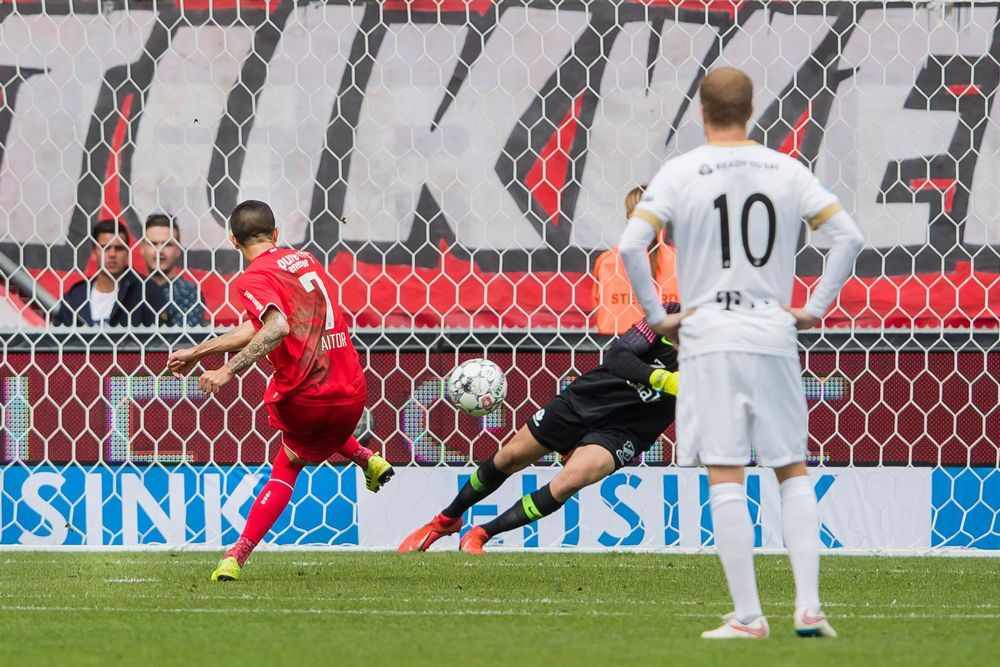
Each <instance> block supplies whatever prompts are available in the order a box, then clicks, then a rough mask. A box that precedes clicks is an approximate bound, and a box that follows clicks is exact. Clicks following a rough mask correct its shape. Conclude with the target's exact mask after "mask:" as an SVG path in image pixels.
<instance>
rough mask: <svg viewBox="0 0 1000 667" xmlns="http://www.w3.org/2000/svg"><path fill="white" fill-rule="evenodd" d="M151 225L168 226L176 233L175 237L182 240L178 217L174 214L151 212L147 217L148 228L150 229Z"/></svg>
mask: <svg viewBox="0 0 1000 667" xmlns="http://www.w3.org/2000/svg"><path fill="white" fill-rule="evenodd" d="M150 227H166V228H167V229H169V230H170V231H172V232H173V233H174V238H175V239H177V240H178V241H180V240H181V229H180V227H178V226H177V219H176V218H174V217H173V216H172V215H167V214H166V213H151V214H150V215H149V217H148V218H146V230H147V231H149V228H150Z"/></svg>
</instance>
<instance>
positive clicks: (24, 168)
mask: <svg viewBox="0 0 1000 667" xmlns="http://www.w3.org/2000/svg"><path fill="white" fill-rule="evenodd" d="M127 17H128V18H127V19H126V20H125V22H124V23H120V22H117V21H109V20H108V19H107V18H105V17H104V16H102V15H100V14H96V15H91V16H85V15H83V14H74V15H71V16H55V15H47V14H41V15H27V14H19V13H16V12H15V13H14V14H12V15H9V16H6V17H5V18H4V20H3V22H2V24H0V65H9V66H14V67H19V68H39V69H43V70H45V72H44V74H39V75H38V76H33V77H31V78H29V79H28V80H27V81H25V82H24V83H23V85H21V86H20V87H19V88H18V92H17V99H16V100H12V99H6V100H4V101H3V103H2V104H7V105H10V106H12V107H13V108H14V111H15V113H14V114H13V118H12V120H11V125H10V131H9V133H8V135H7V140H6V146H4V149H3V164H2V165H0V210H2V211H3V212H4V214H3V215H2V216H0V234H2V235H6V236H8V237H9V238H11V239H18V240H27V239H31V240H32V241H34V242H42V243H46V244H61V243H64V242H65V238H66V227H67V225H68V223H69V214H70V212H71V211H72V210H73V208H74V206H75V205H76V203H77V183H78V181H79V179H80V165H81V164H82V163H83V161H84V159H83V158H84V139H85V138H86V136H87V132H88V127H89V125H90V121H91V112H92V111H93V109H94V107H95V105H96V103H97V98H98V94H99V93H100V90H101V85H102V80H103V77H104V73H105V72H107V71H108V70H110V69H111V68H113V67H116V66H120V65H126V64H128V63H131V62H134V61H135V60H136V59H137V58H138V57H139V56H140V54H141V53H142V50H143V46H144V44H145V41H146V38H147V36H148V35H149V32H150V30H151V29H152V26H153V23H154V21H155V20H156V13H155V12H151V11H141V10H133V11H129V12H128V14H127ZM126 23H127V27H125V25H124V24H126ZM2 140H3V138H2V137H0V141H2ZM198 150H199V151H202V152H203V151H204V148H203V147H198ZM158 157H160V158H162V154H159V155H158ZM154 161H155V160H154ZM178 173H184V172H183V171H182V172H178ZM102 176H103V174H102ZM174 177H176V175H175V176H174ZM143 210H152V209H143ZM192 231H194V230H192Z"/></svg>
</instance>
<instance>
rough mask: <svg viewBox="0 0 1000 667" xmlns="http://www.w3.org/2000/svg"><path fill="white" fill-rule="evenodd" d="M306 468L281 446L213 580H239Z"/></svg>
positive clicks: (301, 461)
mask: <svg viewBox="0 0 1000 667" xmlns="http://www.w3.org/2000/svg"><path fill="white" fill-rule="evenodd" d="M306 465H307V462H306V461H303V460H302V459H300V458H299V457H298V456H297V455H296V454H295V452H293V451H292V450H290V449H288V448H287V447H285V446H282V447H281V449H279V450H278V454H277V456H275V457H274V463H273V464H272V466H271V476H270V478H268V480H267V483H266V484H265V485H264V488H263V489H261V491H260V494H259V495H258V496H257V499H256V500H254V502H253V507H251V508H250V515H249V516H248V517H247V523H246V526H244V528H243V532H242V533H241V534H240V537H239V539H238V540H236V543H235V544H234V545H233V546H231V547H230V548H229V550H228V551H227V552H226V555H225V556H224V557H223V558H222V560H221V561H219V566H218V567H217V568H216V569H215V571H214V572H213V573H212V581H236V580H237V579H239V578H240V574H241V573H242V571H243V566H244V564H246V560H247V558H249V557H250V554H251V552H253V550H254V548H255V547H256V546H257V544H258V543H259V542H260V541H261V540H262V539H263V538H264V536H265V535H267V531H269V530H271V526H273V525H274V523H275V522H276V521H277V520H278V517H280V516H281V513H282V512H284V511H285V508H286V507H287V506H288V501H289V500H290V499H291V497H292V491H294V489H295V480H296V479H297V478H298V476H299V472H300V471H301V470H302V468H304V467H305V466H306Z"/></svg>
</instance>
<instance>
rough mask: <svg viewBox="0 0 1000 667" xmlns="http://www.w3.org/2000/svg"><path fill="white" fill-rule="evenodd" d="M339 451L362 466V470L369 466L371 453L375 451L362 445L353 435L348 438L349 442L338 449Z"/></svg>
mask: <svg viewBox="0 0 1000 667" xmlns="http://www.w3.org/2000/svg"><path fill="white" fill-rule="evenodd" d="M337 453H339V454H340V455H341V456H343V457H344V458H346V459H348V460H350V461H351V462H352V463H354V464H357V465H358V466H360V467H361V469H362V470H365V469H367V468H368V459H369V458H371V455H372V454H374V453H375V452H373V451H372V450H370V449H368V448H367V447H364V446H362V445H361V443H360V442H358V441H357V439H356V438H355V437H354V436H353V435H352V436H351V437H350V438H348V439H347V442H345V443H344V444H343V445H341V447H340V449H339V450H337Z"/></svg>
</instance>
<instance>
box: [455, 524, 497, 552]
mask: <svg viewBox="0 0 1000 667" xmlns="http://www.w3.org/2000/svg"><path fill="white" fill-rule="evenodd" d="M489 541H490V536H489V535H487V534H486V531H485V530H483V527H482V526H476V527H475V528H473V529H472V530H470V531H469V532H467V533H466V534H465V535H463V536H462V540H461V541H460V542H459V543H458V548H459V550H461V551H462V552H463V553H467V554H474V555H476V556H481V555H483V554H484V553H486V552H485V551H483V545H484V544H486V543H487V542H489Z"/></svg>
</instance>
